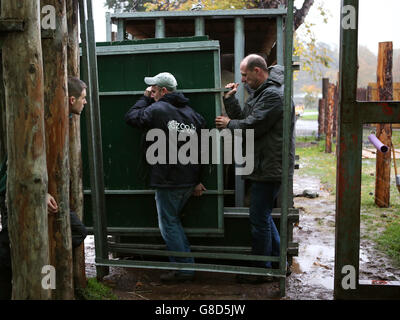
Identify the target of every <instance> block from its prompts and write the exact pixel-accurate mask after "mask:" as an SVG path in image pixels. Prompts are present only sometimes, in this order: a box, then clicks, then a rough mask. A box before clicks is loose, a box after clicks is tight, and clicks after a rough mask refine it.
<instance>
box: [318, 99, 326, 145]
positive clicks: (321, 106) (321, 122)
mask: <svg viewBox="0 0 400 320" xmlns="http://www.w3.org/2000/svg"><path fill="white" fill-rule="evenodd" d="M324 134H325V99H319V101H318V139H321V137H322V136H323V135H324Z"/></svg>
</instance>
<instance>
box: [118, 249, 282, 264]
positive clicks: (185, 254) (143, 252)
mask: <svg viewBox="0 0 400 320" xmlns="http://www.w3.org/2000/svg"><path fill="white" fill-rule="evenodd" d="M110 251H112V252H119V253H137V254H141V255H154V256H160V257H169V256H171V257H193V258H208V259H226V260H243V261H278V260H279V257H273V256H256V255H250V254H239V253H215V252H180V251H168V250H156V249H140V248H118V247H114V248H110Z"/></svg>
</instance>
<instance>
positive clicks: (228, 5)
mask: <svg viewBox="0 0 400 320" xmlns="http://www.w3.org/2000/svg"><path fill="white" fill-rule="evenodd" d="M280 5H283V6H286V5H287V0H263V1H257V0H220V1H214V0H175V1H173V0H169V1H157V0H147V1H146V0H144V1H143V0H128V1H123V0H106V2H105V6H106V7H108V8H109V9H113V10H114V11H126V12H129V11H143V10H146V11H171V10H176V11H184V10H201V9H203V10H234V9H271V8H278V6H280ZM312 6H315V7H316V8H317V10H318V11H319V13H320V15H321V17H322V18H323V23H327V21H328V18H327V17H328V13H327V12H326V10H325V9H324V6H323V3H322V2H321V0H303V3H302V6H301V7H300V8H295V13H294V29H295V30H297V29H298V28H299V27H300V26H302V25H303V26H304V28H305V32H304V35H303V36H302V37H301V39H300V37H299V36H298V35H297V34H296V33H295V41H294V46H295V51H294V55H299V56H301V57H302V63H301V68H302V70H303V71H307V72H308V73H310V74H311V75H312V76H313V77H314V79H320V78H321V77H322V72H321V69H322V68H326V67H329V64H330V62H331V61H332V59H331V58H330V57H329V56H328V54H327V50H326V49H325V48H321V47H319V45H318V44H317V43H316V38H315V36H314V33H313V31H312V30H313V28H315V24H314V23H311V22H306V20H305V18H306V16H307V15H308V13H309V11H310V9H311V7H312ZM295 76H296V75H295Z"/></svg>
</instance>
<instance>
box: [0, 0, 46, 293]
mask: <svg viewBox="0 0 400 320" xmlns="http://www.w3.org/2000/svg"><path fill="white" fill-rule="evenodd" d="M1 11H2V16H3V17H5V18H15V19H22V20H24V31H23V32H19V33H11V34H9V35H7V36H5V37H4V38H3V40H4V44H3V47H2V49H3V70H4V84H5V97H6V114H7V139H8V140H7V145H8V172H7V173H8V179H7V207H8V214H9V221H8V223H9V224H8V225H9V234H10V242H11V260H12V269H13V280H12V281H13V292H12V298H13V299H17V300H24V299H49V298H50V294H51V293H50V289H48V288H46V287H43V286H42V280H43V277H44V276H43V274H42V270H43V267H44V266H46V265H49V247H48V233H47V206H46V193H47V171H46V147H45V132H44V96H43V65H42V49H41V38H40V16H39V12H40V10H39V0H30V1H14V0H3V1H1Z"/></svg>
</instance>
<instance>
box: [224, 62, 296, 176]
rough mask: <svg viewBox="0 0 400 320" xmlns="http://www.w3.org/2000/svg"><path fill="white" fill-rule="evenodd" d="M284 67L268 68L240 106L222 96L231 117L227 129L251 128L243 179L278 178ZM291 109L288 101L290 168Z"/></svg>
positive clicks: (281, 140) (280, 165)
mask: <svg viewBox="0 0 400 320" xmlns="http://www.w3.org/2000/svg"><path fill="white" fill-rule="evenodd" d="M283 84H284V67H283V66H279V65H277V66H273V67H271V68H270V72H269V77H268V79H267V80H266V81H265V82H264V83H263V84H262V85H261V86H260V87H259V88H257V89H256V90H255V91H254V92H253V93H252V94H251V95H250V97H249V98H248V100H247V101H246V102H245V105H244V108H243V110H242V109H241V108H240V105H239V102H238V100H237V99H236V98H235V97H234V96H231V97H229V98H228V99H224V105H225V110H226V112H227V114H228V116H229V118H231V119H232V120H231V121H230V122H229V124H228V128H229V129H232V130H233V129H254V171H253V173H252V174H250V175H248V176H245V177H244V178H245V179H251V180H257V181H281V178H282V177H281V176H282V142H283V103H284V86H283ZM295 121H296V118H295V112H294V105H293V104H292V115H291V126H290V137H291V138H290V141H291V146H290V149H289V150H290V170H289V177H292V176H293V168H294V145H295V144H294V141H295V140H294V134H293V132H294V126H295Z"/></svg>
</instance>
